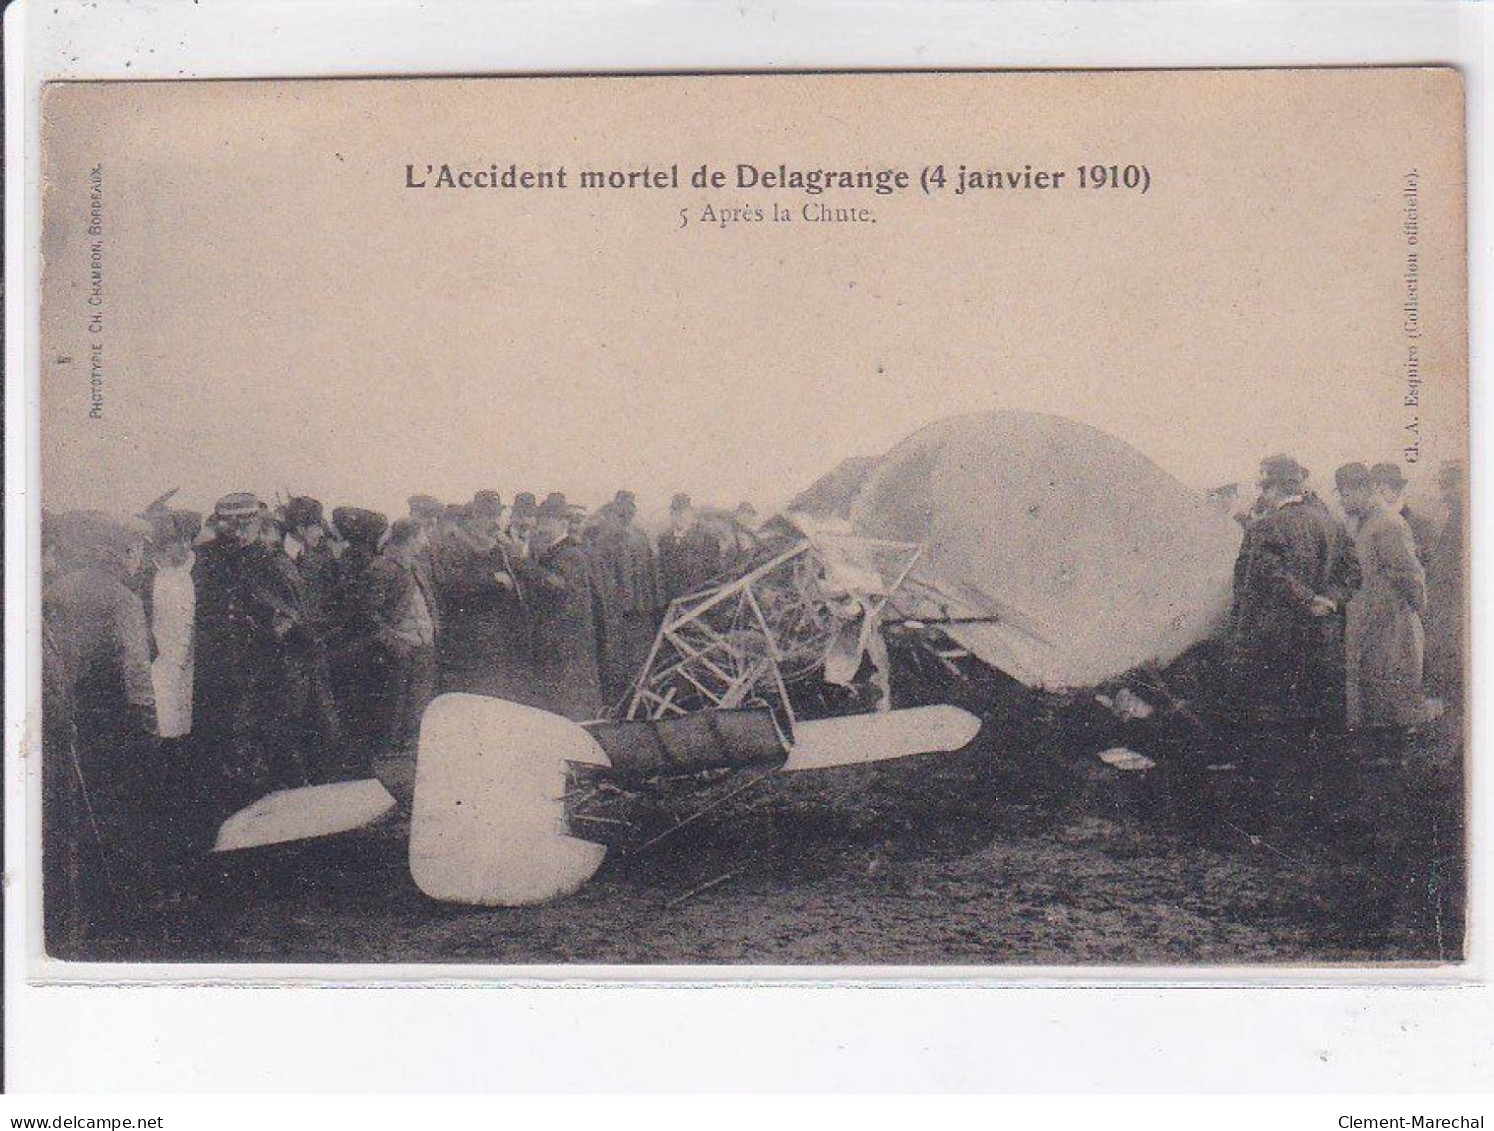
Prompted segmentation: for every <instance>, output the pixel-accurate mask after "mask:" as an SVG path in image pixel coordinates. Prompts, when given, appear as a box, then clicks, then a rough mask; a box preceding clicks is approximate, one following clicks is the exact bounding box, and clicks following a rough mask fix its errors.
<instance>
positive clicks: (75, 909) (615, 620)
mask: <svg viewBox="0 0 1494 1131" xmlns="http://www.w3.org/2000/svg"><path fill="white" fill-rule="evenodd" d="M636 517H637V505H636V500H635V498H634V496H633V494H632V493H631V492H628V491H619V492H618V493H617V494H616V496H615V498H614V499H613V500H612V501H611V502H609V503H607V504H606V505H604V506H602V507H601V508H599V509H598V510H597V511H596V512H595V513H594V514H589V513H588V512H587V511H586V510H585V509H584V508H582V507H579V506H576V505H573V504H571V503H569V502H568V501H567V499H566V497H565V496H564V495H563V494H560V493H558V492H557V493H552V494H550V495H549V496H547V497H546V498H545V499H544V500H543V501H538V500H537V499H536V497H535V496H534V495H533V494H529V493H522V494H519V495H518V496H516V497H515V498H514V499H513V501H512V505H509V506H506V505H505V504H504V502H503V499H502V498H501V497H500V495H499V493H498V492H496V491H491V490H484V491H479V492H477V493H476V495H474V496H473V498H472V499H471V501H470V502H466V503H461V504H455V505H446V504H443V503H441V502H440V501H439V500H437V499H435V498H433V497H430V496H427V495H416V496H414V497H412V498H411V499H410V500H409V513H408V514H407V515H405V516H403V517H400V518H397V519H396V520H394V521H393V522H390V520H389V519H388V518H387V517H386V516H385V515H383V514H380V513H377V512H375V511H371V510H366V509H362V508H357V507H338V508H336V509H335V510H333V511H332V512H331V514H330V515H328V514H327V513H326V512H325V510H324V507H323V505H322V503H321V502H319V501H318V500H316V499H313V498H308V497H293V498H290V499H287V500H285V501H284V502H283V503H281V504H280V505H278V506H275V507H272V506H270V505H268V504H267V503H265V502H264V501H262V500H260V499H259V498H257V497H256V496H254V495H252V494H248V493H234V494H230V495H226V496H224V497H223V498H221V499H219V500H218V502H217V505H216V506H215V507H214V508H213V511H212V513H211V514H210V515H208V516H207V517H206V519H204V518H203V516H202V515H200V514H197V513H194V512H192V511H188V510H183V509H175V508H172V507H170V506H168V505H166V501H165V500H162V501H158V502H157V503H155V504H152V506H151V507H150V508H149V509H148V510H147V511H146V512H145V513H144V514H143V515H142V516H139V517H129V518H126V517H121V516H115V515H110V514H106V513H103V512H98V511H73V512H68V513H66V514H62V515H58V516H44V519H43V534H42V542H43V574H44V578H43V586H44V590H43V602H42V610H43V661H44V662H43V667H44V673H43V676H44V705H43V717H44V731H45V733H44V745H45V750H46V758H45V763H46V767H47V775H46V778H47V781H46V803H47V805H48V806H49V808H48V812H47V819H46V820H45V822H44V826H45V830H46V832H45V837H46V846H45V849H44V855H45V858H46V860H47V863H48V875H49V879H48V884H49V885H54V886H53V887H52V888H51V890H53V891H54V892H55V893H57V894H58V895H60V894H61V893H62V892H63V891H75V892H79V893H80V894H79V895H78V898H76V899H72V900H63V899H61V898H57V899H52V900H50V901H49V904H48V906H49V916H48V918H49V924H55V923H56V922H57V920H56V919H55V918H54V916H53V915H52V914H51V913H50V912H51V911H53V910H55V912H56V915H57V916H62V915H64V914H72V915H74V916H76V915H77V914H78V913H79V911H80V909H83V910H85V911H86V909H87V908H88V907H90V906H95V907H96V906H100V905H104V906H108V907H111V908H112V909H113V911H114V912H115V913H118V912H119V911H120V910H121V905H122V904H123V905H126V909H127V906H128V905H130V904H137V905H138V904H139V903H140V902H141V900H140V898H139V897H140V896H141V893H146V894H145V902H146V903H149V901H150V900H151V899H152V898H158V897H170V896H171V895H172V894H173V893H174V891H175V889H176V888H177V887H179V886H180V881H181V875H180V872H181V870H182V869H185V868H188V867H189V862H190V861H191V860H193V859H196V858H200V857H201V855H202V854H203V853H204V852H205V851H206V849H207V848H209V847H210V846H211V843H212V838H213V835H214V834H215V832H216V829H217V827H218V825H219V824H220V823H221V821H222V820H223V819H224V818H225V817H227V816H228V815H229V814H231V813H233V812H234V811H235V810H237V809H238V808H240V807H242V806H244V805H246V804H248V803H250V802H252V801H254V800H256V799H257V798H259V797H261V796H263V795H264V794H266V793H268V792H270V791H272V790H275V789H278V788H288V787H295V786H303V785H314V784H322V783H328V782H333V781H338V780H353V779H358V778H365V777H368V776H370V775H376V776H378V777H379V778H380V779H381V780H382V781H383V782H384V783H385V785H386V786H387V787H388V788H389V789H390V791H391V792H392V793H393V794H394V795H395V797H396V798H397V799H398V800H399V801H401V802H402V803H404V804H405V805H406V806H408V805H409V804H410V802H411V799H412V797H413V792H414V767H415V751H416V744H417V739H418V734H419V726H420V719H421V715H422V713H423V712H424V709H425V706H426V704H427V703H428V702H429V701H430V699H431V698H432V697H434V696H435V695H436V694H437V693H438V692H443V691H466V692H475V693H480V694H485V695H493V696H500V697H503V698H506V699H510V700H514V701H517V702H522V703H528V704H531V705H534V706H537V707H541V708H544V709H546V710H549V711H552V712H555V713H557V714H562V715H565V716H567V717H570V718H573V719H577V720H584V719H591V718H596V717H599V716H600V715H602V714H603V712H604V709H605V708H607V707H609V706H616V705H619V704H620V703H622V702H623V701H624V700H625V699H626V697H627V695H628V694H629V690H630V687H631V684H632V681H633V680H634V679H635V678H636V677H637V676H638V674H639V672H640V669H641V668H642V666H643V665H644V663H645V662H646V660H647V656H648V652H649V649H650V647H651V646H652V643H653V639H654V636H655V634H656V632H657V630H658V627H659V624H660V621H661V619H662V616H663V613H664V610H665V609H666V607H667V606H668V604H669V602H670V601H671V600H674V599H675V598H678V597H681V596H684V595H687V594H689V593H691V592H694V591H696V590H698V589H700V588H701V587H702V586H704V585H706V584H707V583H709V582H710V581H711V580H712V579H713V578H714V577H716V576H717V575H719V574H721V573H722V572H723V571H724V570H726V569H729V568H730V567H731V566H732V565H733V564H734V563H735V561H736V560H737V559H738V558H740V557H741V556H742V555H745V554H749V553H750V552H751V548H752V537H751V533H750V532H751V529H752V528H753V526H755V524H756V517H755V513H754V512H753V509H752V507H751V506H750V504H745V503H744V504H742V505H741V506H739V507H738V508H737V509H736V511H735V512H731V513H727V512H724V511H718V510H705V509H702V510H700V511H697V509H696V508H695V507H694V506H693V505H692V503H691V500H690V498H689V496H687V495H684V494H678V495H676V496H675V497H674V498H673V500H672V501H671V504H670V522H669V527H668V529H667V530H666V531H664V532H663V533H662V534H661V535H660V536H659V537H658V539H657V540H655V539H653V538H651V537H650V536H649V535H648V534H647V533H646V532H645V531H643V530H642V529H641V528H640V527H639V526H638V525H637V522H636ZM63 810H66V811H65V812H64V811H63ZM90 883H92V884H93V887H94V888H95V889H98V888H100V886H101V885H102V888H103V889H107V890H94V891H91V892H90V891H88V890H86V889H88V888H89V887H90ZM73 927H74V928H75V927H76V923H74V924H73ZM49 929H50V928H49ZM58 929H61V928H60V926H59V928H58Z"/></svg>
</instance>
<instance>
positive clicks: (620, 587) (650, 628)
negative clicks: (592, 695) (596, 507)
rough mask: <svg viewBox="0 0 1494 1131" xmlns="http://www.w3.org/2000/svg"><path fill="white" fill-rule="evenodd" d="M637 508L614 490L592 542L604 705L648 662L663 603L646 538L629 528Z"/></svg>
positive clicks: (623, 493)
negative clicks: (601, 637) (602, 652)
mask: <svg viewBox="0 0 1494 1131" xmlns="http://www.w3.org/2000/svg"><path fill="white" fill-rule="evenodd" d="M637 513H638V505H637V502H636V500H635V498H634V495H633V492H631V491H619V492H618V493H617V496H616V497H615V498H614V499H613V500H612V502H611V503H610V504H608V505H607V506H605V507H603V508H602V513H601V514H600V515H599V521H598V523H597V527H596V536H595V539H594V541H593V543H592V560H593V565H594V567H595V574H596V583H597V592H598V597H599V598H600V600H601V603H602V611H603V617H604V633H603V635H604V638H605V640H606V644H607V649H606V653H605V655H603V657H602V690H603V692H604V694H605V698H606V702H607V703H608V704H609V705H615V704H617V703H618V702H619V701H620V700H621V699H622V698H623V697H624V696H625V695H626V694H627V692H628V689H629V688H630V687H631V685H632V682H633V680H634V679H635V678H637V676H638V672H639V669H640V668H641V667H642V666H643V663H644V661H645V660H647V659H648V653H649V649H650V648H651V647H652V646H653V642H654V634H655V633H656V632H657V631H658V628H659V615H660V613H661V612H662V610H663V607H664V602H663V600H662V598H661V596H660V592H659V567H658V563H657V561H655V559H654V548H653V546H652V545H651V544H650V542H649V538H648V535H647V534H645V533H644V532H643V531H642V530H640V529H638V527H637V526H635V525H634V523H633V520H634V518H635V517H636V516H637Z"/></svg>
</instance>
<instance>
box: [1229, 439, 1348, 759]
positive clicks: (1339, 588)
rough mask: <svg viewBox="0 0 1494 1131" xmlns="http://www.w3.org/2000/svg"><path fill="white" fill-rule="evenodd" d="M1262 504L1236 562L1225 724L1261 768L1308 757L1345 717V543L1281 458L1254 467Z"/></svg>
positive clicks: (1337, 525)
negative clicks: (1264, 764) (1261, 761)
mask: <svg viewBox="0 0 1494 1131" xmlns="http://www.w3.org/2000/svg"><path fill="white" fill-rule="evenodd" d="M1260 488H1261V497H1260V501H1259V502H1258V503H1257V504H1256V507H1255V509H1254V514H1255V517H1254V518H1253V519H1252V520H1251V521H1250V522H1249V523H1248V524H1247V525H1246V527H1245V537H1244V540H1243V542H1242V544H1241V546H1240V555H1239V558H1238V559H1237V561H1236V563H1235V593H1234V606H1233V609H1232V613H1231V628H1232V630H1233V632H1232V646H1233V647H1232V673H1231V674H1232V677H1233V678H1232V687H1231V688H1230V689H1229V693H1228V696H1227V700H1226V702H1227V709H1228V711H1229V714H1230V716H1231V717H1230V720H1229V721H1230V722H1231V724H1232V725H1233V727H1234V729H1235V730H1236V733H1237V735H1238V736H1239V737H1241V738H1243V739H1244V740H1245V742H1246V745H1247V747H1248V748H1249V750H1250V752H1251V753H1252V754H1253V755H1254V756H1256V757H1257V758H1263V759H1265V760H1266V762H1267V765H1268V766H1269V767H1270V768H1275V763H1276V761H1277V760H1279V759H1281V758H1289V757H1292V756H1293V755H1294V754H1303V755H1307V754H1309V753H1310V749H1309V748H1313V749H1315V748H1316V744H1317V742H1318V741H1319V740H1320V739H1321V738H1322V737H1323V736H1324V735H1325V734H1327V733H1329V732H1331V731H1333V730H1334V729H1336V728H1339V727H1341V725H1342V722H1343V717H1344V653H1343V628H1344V610H1345V607H1346V606H1347V604H1348V602H1349V598H1350V597H1352V596H1353V594H1354V591H1355V590H1356V589H1357V588H1358V587H1359V564H1358V561H1357V559H1356V558H1355V556H1354V543H1353V540H1352V539H1351V538H1350V536H1349V532H1348V531H1347V530H1346V529H1345V528H1344V526H1343V524H1342V523H1341V522H1339V521H1338V520H1337V519H1335V518H1334V517H1333V516H1332V515H1331V514H1330V513H1329V511H1328V508H1327V506H1326V504H1324V503H1323V501H1322V500H1321V499H1320V498H1318V496H1317V495H1316V494H1314V493H1313V492H1312V491H1310V490H1308V488H1307V469H1306V468H1304V467H1303V466H1302V465H1301V464H1299V463H1298V462H1297V461H1296V460H1294V459H1292V458H1290V457H1289V456H1273V457H1272V458H1270V459H1268V460H1266V461H1265V462H1264V463H1263V464H1262V465H1261V480H1260Z"/></svg>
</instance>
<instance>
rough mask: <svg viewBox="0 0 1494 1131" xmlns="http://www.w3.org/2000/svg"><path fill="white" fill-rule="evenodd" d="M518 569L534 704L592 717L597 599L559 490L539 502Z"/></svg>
mask: <svg viewBox="0 0 1494 1131" xmlns="http://www.w3.org/2000/svg"><path fill="white" fill-rule="evenodd" d="M520 573H521V575H522V576H521V581H522V584H523V585H524V587H525V591H526V593H527V594H528V600H529V601H530V605H531V608H532V609H533V616H534V622H533V623H534V658H535V671H536V675H537V692H538V694H537V702H536V706H540V707H543V708H544V709H545V710H548V711H554V712H555V713H556V714H559V715H565V716H566V717H567V718H571V719H576V720H578V721H581V720H586V719H594V718H597V717H598V716H599V715H600V714H601V709H602V682H601V670H600V665H599V661H598V657H599V652H600V643H601V642H600V633H601V623H602V621H601V612H602V610H601V602H600V600H599V599H598V597H597V593H596V588H595V585H594V583H593V580H594V579H593V573H592V563H591V559H590V557H589V556H588V554H587V552H586V550H585V549H584V548H583V547H582V546H581V544H580V543H579V542H578V541H577V540H576V539H575V538H573V537H571V535H570V508H569V507H568V506H567V505H566V500H565V496H564V495H561V494H560V493H559V492H556V493H553V494H551V495H550V496H549V497H547V498H546V499H545V501H544V503H542V504H541V505H540V508H539V514H538V516H537V519H536V525H535V532H534V544H533V546H532V547H531V553H530V557H529V559H528V560H527V562H526V563H525V564H524V565H523V566H522V567H521V569H520Z"/></svg>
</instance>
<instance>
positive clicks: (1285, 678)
mask: <svg viewBox="0 0 1494 1131" xmlns="http://www.w3.org/2000/svg"><path fill="white" fill-rule="evenodd" d="M1463 479H1464V473H1463V469H1462V466H1461V465H1460V464H1448V465H1446V466H1444V467H1443V468H1442V470H1441V472H1440V475H1439V488H1440V490H1441V493H1442V500H1443V503H1444V504H1445V507H1446V510H1447V518H1446V520H1445V521H1444V522H1443V523H1441V524H1440V525H1439V524H1435V523H1433V522H1431V521H1430V520H1428V519H1427V518H1426V517H1425V516H1423V515H1420V514H1418V513H1417V512H1416V511H1414V510H1412V509H1411V508H1410V507H1409V506H1408V505H1407V503H1406V502H1405V499H1404V494H1405V490H1406V486H1407V481H1406V479H1405V476H1404V475H1403V474H1402V472H1401V469H1400V468H1399V467H1398V466H1397V465H1395V464H1393V463H1379V464H1375V465H1374V466H1373V467H1367V466H1366V465H1365V464H1363V463H1351V464H1346V465H1345V466H1343V467H1340V468H1339V469H1338V470H1337V472H1335V474H1334V486H1335V490H1336V493H1337V495H1338V499H1339V503H1340V508H1341V510H1342V514H1343V518H1340V517H1338V516H1337V515H1335V514H1334V512H1333V511H1332V510H1330V508H1329V507H1328V505H1327V503H1326V502H1325V501H1324V500H1323V499H1322V498H1321V497H1320V496H1319V495H1318V494H1317V493H1316V492H1315V491H1313V490H1312V488H1311V487H1310V485H1309V475H1308V471H1307V469H1306V468H1305V467H1303V466H1302V465H1301V464H1300V463H1298V462H1297V461H1296V460H1295V459H1293V458H1291V457H1289V456H1285V455H1282V456H1273V457H1271V458H1270V459H1267V460H1265V461H1264V462H1263V463H1262V465H1261V474H1260V483H1259V487H1260V494H1259V497H1258V498H1257V500H1256V501H1255V503H1254V505H1253V506H1251V508H1250V509H1249V510H1248V511H1246V512H1245V513H1243V514H1241V515H1239V521H1240V522H1241V524H1242V525H1243V527H1244V538H1243V540H1242V544H1241V548H1240V554H1239V558H1238V560H1237V562H1236V566H1235V591H1234V603H1233V608H1232V611H1231V620H1230V630H1231V631H1230V638H1229V639H1230V644H1231V649H1230V663H1231V667H1232V671H1231V673H1230V674H1231V678H1230V679H1229V680H1228V681H1227V687H1226V688H1225V689H1224V690H1225V693H1226V694H1225V698H1224V703H1223V706H1224V710H1225V712H1226V714H1228V715H1229V716H1230V717H1231V718H1232V720H1233V721H1234V723H1235V724H1236V726H1235V730H1236V731H1237V732H1239V733H1241V734H1242V735H1244V736H1245V738H1244V740H1245V741H1246V743H1247V744H1248V746H1249V753H1248V756H1249V757H1250V758H1251V759H1252V760H1253V761H1254V762H1255V764H1257V765H1262V764H1267V765H1269V764H1271V763H1275V766H1274V767H1273V768H1276V769H1280V768H1281V766H1282V764H1286V765H1290V764H1292V763H1297V764H1301V763H1311V762H1314V761H1321V760H1322V759H1324V758H1328V759H1335V758H1337V756H1338V755H1339V754H1341V753H1342V748H1343V745H1344V744H1343V743H1342V742H1341V741H1339V740H1340V739H1341V738H1342V737H1343V736H1344V735H1346V734H1347V735H1350V736H1352V742H1351V743H1350V746H1351V747H1352V748H1353V750H1354V751H1355V752H1356V753H1357V754H1359V755H1362V756H1363V757H1364V758H1367V759H1368V760H1370V761H1371V762H1379V763H1382V764H1388V763H1390V762H1393V761H1396V760H1400V759H1404V758H1405V757H1407V755H1408V753H1409V752H1410V750H1409V746H1408V744H1409V742H1410V740H1411V739H1412V738H1413V737H1414V736H1415V735H1417V734H1418V733H1419V732H1420V731H1421V730H1422V728H1423V726H1424V724H1426V723H1427V722H1429V721H1431V718H1432V716H1433V715H1434V714H1435V712H1436V711H1437V710H1438V707H1439V705H1442V704H1445V703H1447V702H1449V701H1453V702H1457V701H1459V700H1461V694H1462V673H1463V621H1464V617H1463V553H1464V536H1463V487H1464V484H1463ZM1337 760H1339V761H1340V762H1342V759H1341V758H1338V759H1337Z"/></svg>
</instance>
